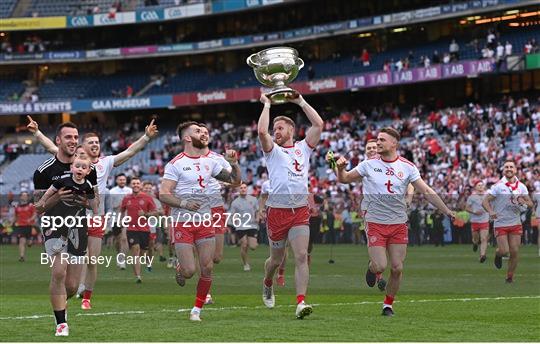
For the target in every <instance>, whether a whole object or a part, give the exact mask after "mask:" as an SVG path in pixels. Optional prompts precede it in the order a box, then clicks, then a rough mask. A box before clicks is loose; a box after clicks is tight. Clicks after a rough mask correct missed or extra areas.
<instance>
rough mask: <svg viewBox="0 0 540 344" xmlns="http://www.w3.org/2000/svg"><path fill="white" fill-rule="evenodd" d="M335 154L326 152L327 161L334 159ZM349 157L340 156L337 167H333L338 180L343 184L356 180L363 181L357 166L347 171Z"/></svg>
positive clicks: (336, 162)
mask: <svg viewBox="0 0 540 344" xmlns="http://www.w3.org/2000/svg"><path fill="white" fill-rule="evenodd" d="M332 159H333V155H332V154H330V152H328V153H327V154H326V161H328V162H330V163H331V161H333V160H332ZM347 163H348V162H347V159H345V158H344V157H340V158H339V159H338V160H337V161H335V167H334V168H332V170H333V171H334V173H335V174H336V176H337V179H338V182H340V183H343V184H350V183H354V182H361V181H362V176H361V175H360V173H358V170H357V169H356V168H353V169H352V170H350V171H346V170H345V168H346V167H347Z"/></svg>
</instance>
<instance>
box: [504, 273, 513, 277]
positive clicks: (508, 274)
mask: <svg viewBox="0 0 540 344" xmlns="http://www.w3.org/2000/svg"><path fill="white" fill-rule="evenodd" d="M506 278H514V273H513V272H509V273H507V274H506Z"/></svg>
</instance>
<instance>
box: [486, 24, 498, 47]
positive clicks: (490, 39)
mask: <svg viewBox="0 0 540 344" xmlns="http://www.w3.org/2000/svg"><path fill="white" fill-rule="evenodd" d="M496 41H497V36H496V35H495V31H494V30H493V29H490V30H489V31H488V35H487V38H486V42H487V46H488V47H489V48H490V49H492V50H495V47H496Z"/></svg>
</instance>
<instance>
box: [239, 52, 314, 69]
mask: <svg viewBox="0 0 540 344" xmlns="http://www.w3.org/2000/svg"><path fill="white" fill-rule="evenodd" d="M257 56H258V54H257V53H255V54H251V55H249V57H248V58H247V59H246V63H247V64H248V66H250V67H251V68H256V67H260V66H261V64H260V63H256V62H255V61H253V60H254V58H255V57H257ZM302 65H304V62H303V61H302Z"/></svg>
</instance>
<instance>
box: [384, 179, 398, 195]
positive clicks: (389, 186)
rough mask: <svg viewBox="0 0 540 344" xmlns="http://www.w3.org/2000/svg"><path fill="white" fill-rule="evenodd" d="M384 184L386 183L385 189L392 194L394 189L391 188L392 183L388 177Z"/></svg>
mask: <svg viewBox="0 0 540 344" xmlns="http://www.w3.org/2000/svg"><path fill="white" fill-rule="evenodd" d="M384 185H386V190H387V191H388V192H389V193H391V194H393V193H395V192H394V190H392V186H394V184H392V182H391V181H390V179H388V181H387V182H386V183H384Z"/></svg>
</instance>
